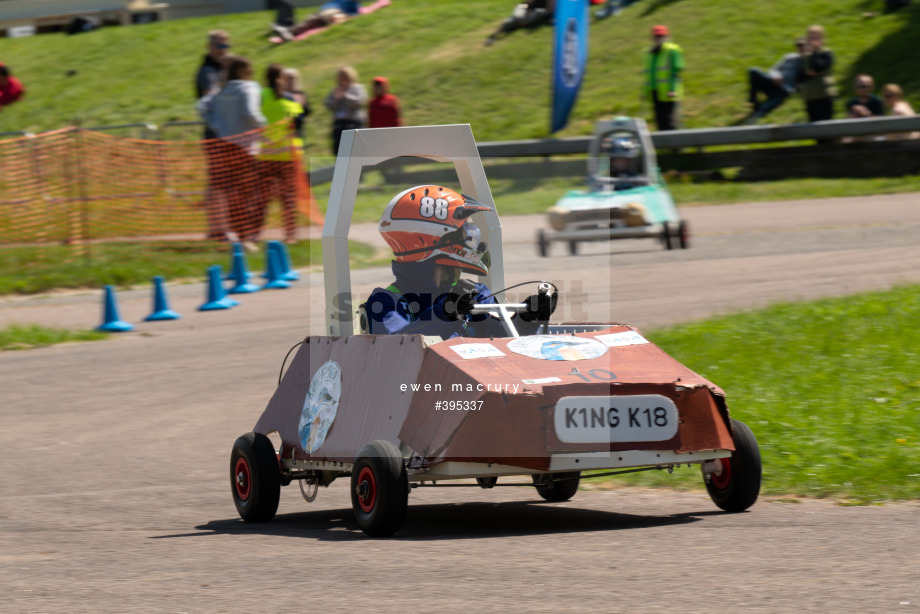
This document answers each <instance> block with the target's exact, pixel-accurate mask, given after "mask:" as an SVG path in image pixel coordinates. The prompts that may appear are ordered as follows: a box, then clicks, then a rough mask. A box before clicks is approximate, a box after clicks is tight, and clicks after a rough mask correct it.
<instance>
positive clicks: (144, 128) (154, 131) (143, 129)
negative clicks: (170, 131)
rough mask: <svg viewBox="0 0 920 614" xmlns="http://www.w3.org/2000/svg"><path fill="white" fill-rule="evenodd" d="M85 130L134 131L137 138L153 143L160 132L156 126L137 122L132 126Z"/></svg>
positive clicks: (118, 125) (95, 127)
mask: <svg viewBox="0 0 920 614" xmlns="http://www.w3.org/2000/svg"><path fill="white" fill-rule="evenodd" d="M86 130H92V131H93V132H122V131H132V130H136V131H137V135H138V138H140V139H143V140H145V141H155V140H157V139H158V138H159V136H160V130H159V129H158V128H157V126H156V124H148V123H146V122H138V123H134V124H116V125H114V126H92V127H90V128H86Z"/></svg>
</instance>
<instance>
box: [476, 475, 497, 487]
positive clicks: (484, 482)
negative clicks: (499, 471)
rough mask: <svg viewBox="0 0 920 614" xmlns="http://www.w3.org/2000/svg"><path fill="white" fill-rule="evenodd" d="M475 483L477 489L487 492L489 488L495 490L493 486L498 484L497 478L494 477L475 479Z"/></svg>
mask: <svg viewBox="0 0 920 614" xmlns="http://www.w3.org/2000/svg"><path fill="white" fill-rule="evenodd" d="M476 483H477V484H479V488H482V489H485V490H488V489H489V488H495V485H496V484H498V478H497V477H496V476H494V475H493V476H492V477H489V478H476Z"/></svg>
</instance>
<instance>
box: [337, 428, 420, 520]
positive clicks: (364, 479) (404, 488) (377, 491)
mask: <svg viewBox="0 0 920 614" xmlns="http://www.w3.org/2000/svg"><path fill="white" fill-rule="evenodd" d="M362 487H363V488H364V491H363V492H364V494H363V495H362V494H361V492H362ZM408 506H409V477H408V474H407V472H406V465H405V463H404V462H403V457H402V454H401V453H400V451H399V448H397V447H396V446H395V445H393V444H392V443H390V442H389V441H383V440H377V441H372V442H371V443H369V444H367V445H366V446H364V447H363V448H361V451H360V452H358V456H357V457H356V458H355V464H354V467H352V470H351V507H352V509H353V510H354V512H355V519H356V520H357V521H358V526H360V527H361V530H362V531H364V532H365V533H367V534H368V535H370V536H371V537H390V536H391V535H393V534H394V533H396V532H397V531H399V528H400V527H401V526H402V523H403V519H404V518H405V517H406V508H407V507H408Z"/></svg>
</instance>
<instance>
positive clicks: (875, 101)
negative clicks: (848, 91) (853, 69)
mask: <svg viewBox="0 0 920 614" xmlns="http://www.w3.org/2000/svg"><path fill="white" fill-rule="evenodd" d="M853 89H855V90H856V95H855V96H853V97H852V98H850V99H849V100H847V117H852V118H858V117H872V116H873V115H884V114H885V107H884V106H882V100H881V99H880V98H879V97H878V96H876V95H875V94H874V93H873V90H874V89H875V81H873V79H872V77H870V76H869V75H857V77H856V79H854V80H853Z"/></svg>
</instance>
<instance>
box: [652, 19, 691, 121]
mask: <svg viewBox="0 0 920 614" xmlns="http://www.w3.org/2000/svg"><path fill="white" fill-rule="evenodd" d="M668 36H670V32H669V31H668V27H667V26H662V25H658V26H654V27H653V28H652V46H651V48H650V49H649V50H648V53H647V54H646V59H645V75H646V79H645V92H646V94H645V95H648V96H649V97H650V98H651V100H652V107H653V108H654V110H655V123H656V124H657V126H658V129H659V130H674V129H675V128H677V112H678V102H679V101H680V100H681V98H683V90H684V85H683V83H682V82H681V78H680V73H681V72H682V71H683V69H684V52H683V50H681V48H680V47H679V46H678V45H677V44H675V43H672V42H670V41H668V40H667V38H668Z"/></svg>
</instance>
